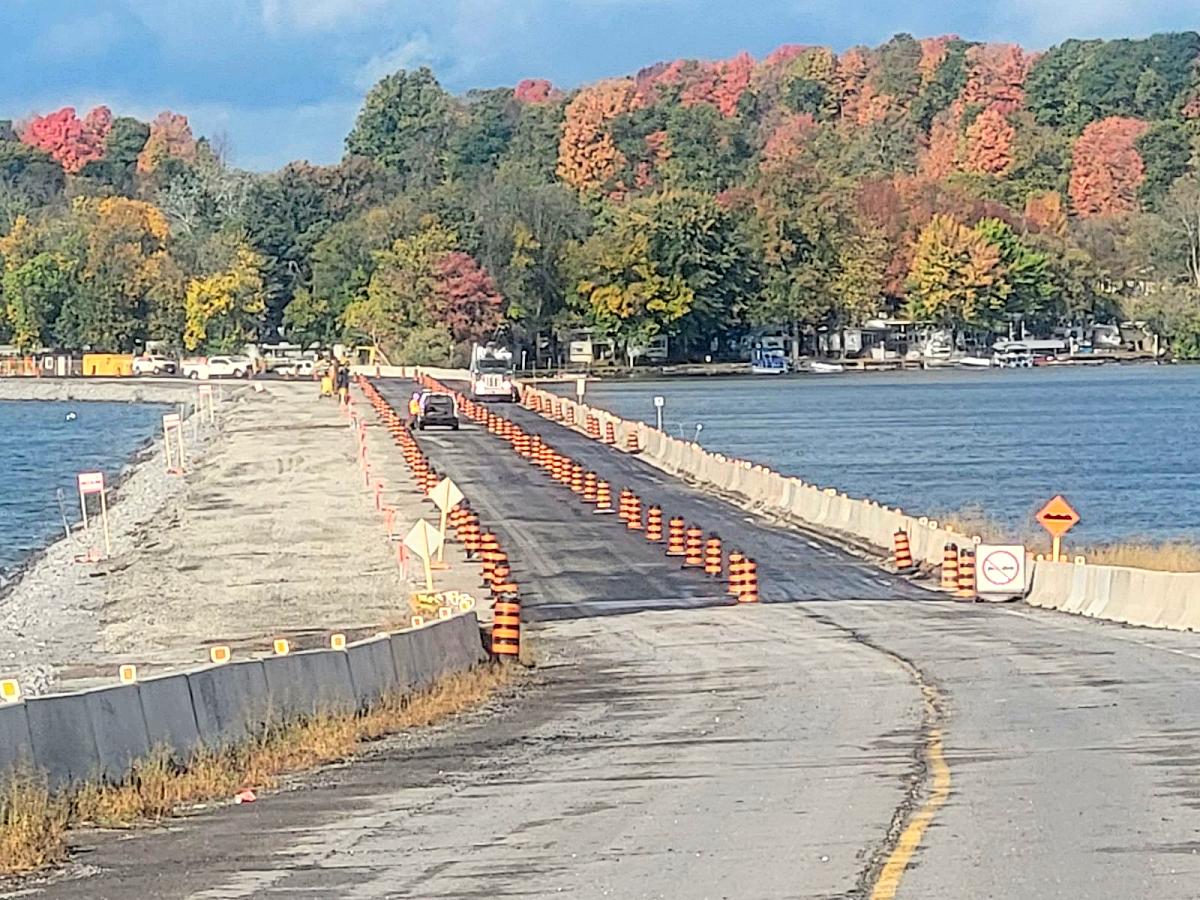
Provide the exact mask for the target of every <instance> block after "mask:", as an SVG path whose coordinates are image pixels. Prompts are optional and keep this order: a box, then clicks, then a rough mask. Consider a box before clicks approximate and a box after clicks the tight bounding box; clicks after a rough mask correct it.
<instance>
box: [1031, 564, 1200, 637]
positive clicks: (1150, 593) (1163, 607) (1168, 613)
mask: <svg viewBox="0 0 1200 900" xmlns="http://www.w3.org/2000/svg"><path fill="white" fill-rule="evenodd" d="M1026 602H1027V603H1029V605H1030V606H1037V607H1041V608H1042V609H1056V610H1059V611H1061V612H1067V613H1074V614H1076V615H1080V616H1087V617H1089V618H1094V619H1108V620H1110V621H1113V622H1123V623H1125V624H1127V625H1139V626H1142V627H1145V628H1170V629H1172V630H1175V631H1196V630H1200V573H1193V572H1153V571H1150V570H1148V569H1133V568H1129V567H1127V566H1093V565H1086V564H1078V565H1077V564H1074V563H1055V562H1047V561H1044V560H1039V561H1038V562H1036V563H1034V568H1033V583H1032V586H1031V588H1030V591H1029V595H1028V596H1027V597H1026Z"/></svg>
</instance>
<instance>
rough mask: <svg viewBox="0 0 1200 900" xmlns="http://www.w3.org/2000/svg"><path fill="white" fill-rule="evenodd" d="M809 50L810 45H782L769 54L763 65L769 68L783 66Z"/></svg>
mask: <svg viewBox="0 0 1200 900" xmlns="http://www.w3.org/2000/svg"><path fill="white" fill-rule="evenodd" d="M807 49H809V45H808V44H780V45H779V46H778V47H776V48H775V49H774V50H772V51H771V52H770V53H768V54H767V58H766V59H764V60H763V65H764V66H767V67H768V68H773V67H775V66H782V65H784V64H786V63H789V62H791V61H792V60H793V59H795V58H796V57H797V56H799V55H800V54H801V53H803V52H804V51H805V50H807Z"/></svg>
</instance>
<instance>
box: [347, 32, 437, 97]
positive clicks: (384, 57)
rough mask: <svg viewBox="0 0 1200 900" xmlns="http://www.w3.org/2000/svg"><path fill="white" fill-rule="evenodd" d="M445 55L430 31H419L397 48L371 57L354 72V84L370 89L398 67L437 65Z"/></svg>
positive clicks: (413, 67)
mask: <svg viewBox="0 0 1200 900" xmlns="http://www.w3.org/2000/svg"><path fill="white" fill-rule="evenodd" d="M443 58H444V57H443V56H442V55H441V54H440V53H439V52H438V51H437V49H436V48H435V47H434V46H433V41H432V40H431V39H430V37H429V35H428V33H426V32H424V31H420V32H417V33H416V34H414V35H413V36H412V37H410V38H409V39H408V40H406V41H405V42H404V43H403V44H401V45H400V46H399V47H397V48H396V49H395V50H389V51H388V52H386V53H380V54H377V55H376V56H373V57H371V58H370V59H369V60H367V61H366V62H365V63H363V64H362V65H361V66H359V68H358V70H357V71H356V72H355V73H354V86H355V87H357V88H359V89H360V90H363V91H366V90H370V89H371V88H372V87H373V86H374V85H375V83H376V82H378V81H379V79H381V78H383V76H385V75H390V74H391V73H392V72H395V71H396V70H397V69H415V68H417V67H419V66H431V67H432V66H436V65H437V64H438V63H439V62H441V61H442V60H443Z"/></svg>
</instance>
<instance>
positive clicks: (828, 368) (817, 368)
mask: <svg viewBox="0 0 1200 900" xmlns="http://www.w3.org/2000/svg"><path fill="white" fill-rule="evenodd" d="M808 370H809V371H810V372H812V373H813V374H814V375H836V374H837V373H838V372H845V371H846V367H845V366H843V365H842V364H841V363H826V362H810V363H809V364H808Z"/></svg>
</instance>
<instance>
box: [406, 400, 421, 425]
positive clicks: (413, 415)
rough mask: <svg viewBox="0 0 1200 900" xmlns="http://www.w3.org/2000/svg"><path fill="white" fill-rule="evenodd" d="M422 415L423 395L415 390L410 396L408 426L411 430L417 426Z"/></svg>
mask: <svg viewBox="0 0 1200 900" xmlns="http://www.w3.org/2000/svg"><path fill="white" fill-rule="evenodd" d="M420 417H421V395H420V394H419V393H418V392H416V391H413V395H412V396H411V397H409V398H408V427H409V430H412V429H413V428H416V427H417V419H419V418H420Z"/></svg>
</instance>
